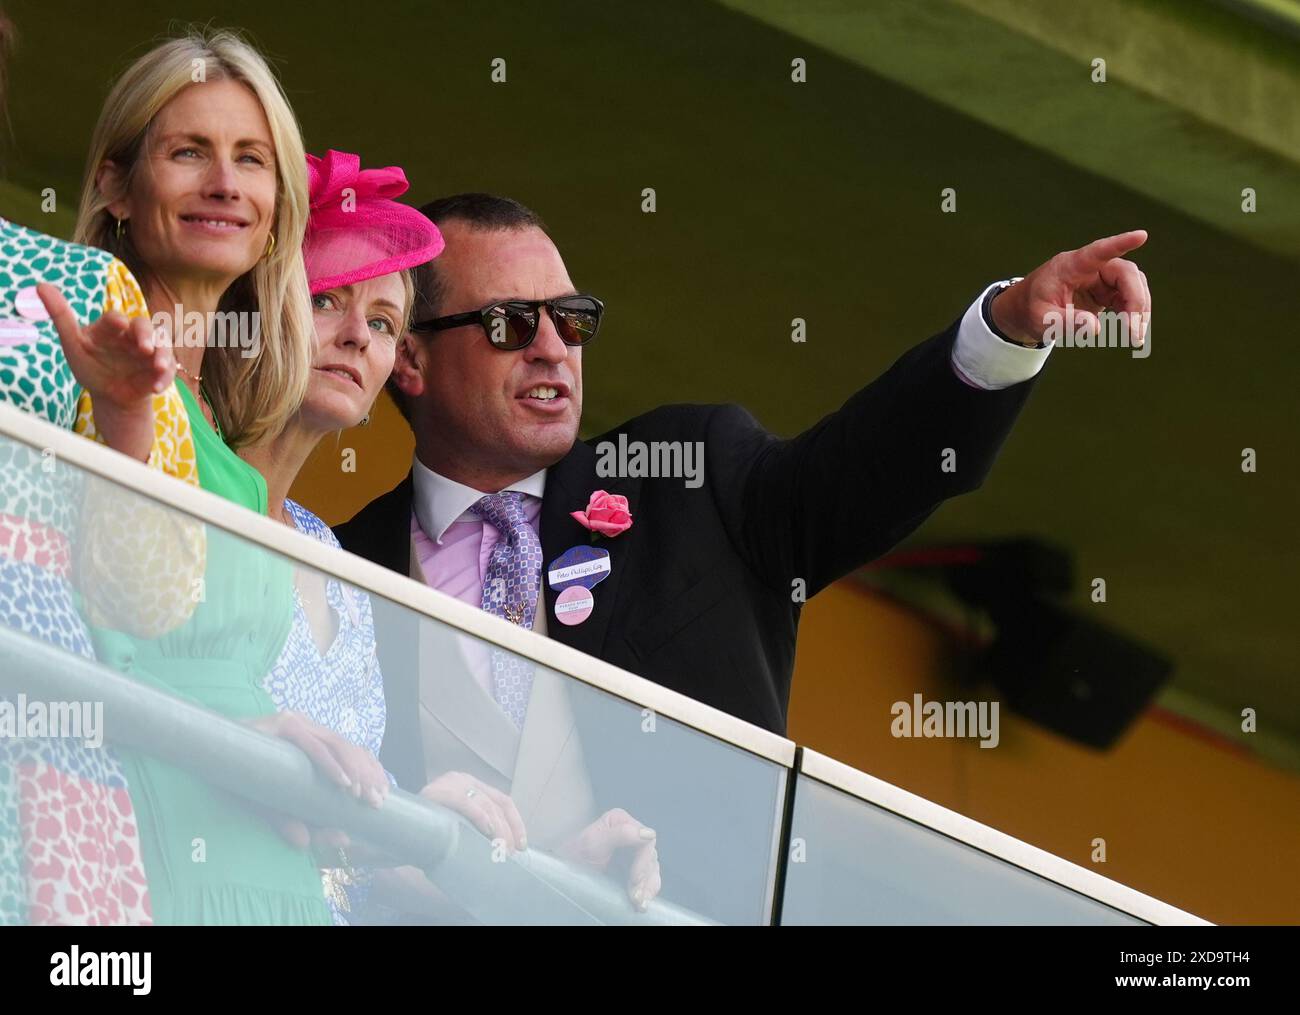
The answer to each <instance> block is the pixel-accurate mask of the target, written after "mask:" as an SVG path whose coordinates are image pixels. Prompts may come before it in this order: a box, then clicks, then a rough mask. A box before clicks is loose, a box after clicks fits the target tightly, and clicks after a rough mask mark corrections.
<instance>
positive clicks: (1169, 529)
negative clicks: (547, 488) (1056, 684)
mask: <svg viewBox="0 0 1300 1015" xmlns="http://www.w3.org/2000/svg"><path fill="white" fill-rule="evenodd" d="M4 7H5V10H6V12H7V13H8V14H9V16H10V17H11V18H12V20H13V21H14V22H15V24H16V26H17V29H18V36H19V39H18V48H17V50H16V53H15V55H14V57H13V60H12V63H11V87H10V96H9V101H8V106H9V117H10V121H11V136H10V138H9V139H8V144H7V145H6V147H5V152H4V156H3V158H4V177H5V180H6V182H5V183H4V184H3V186H2V187H0V213H3V214H6V215H9V216H11V217H13V218H15V219H17V220H18V221H22V222H24V223H26V224H29V225H33V226H36V227H38V228H44V229H46V230H47V231H50V232H55V233H62V234H64V235H66V234H67V232H68V231H69V229H70V224H71V215H72V212H73V210H74V208H75V204H76V195H77V191H78V187H79V184H80V179H81V174H82V172H83V169H84V167H83V160H84V158H85V154H86V150H87V146H88V141H89V134H90V130H91V126H92V124H93V122H94V119H95V117H96V115H97V113H98V110H99V107H100V104H101V103H102V101H103V97H104V95H105V93H106V91H107V87H108V84H109V82H110V81H111V80H112V78H113V76H114V74H115V73H116V72H118V71H120V70H121V69H122V68H123V67H124V66H125V65H126V64H127V63H128V62H129V61H130V60H131V59H132V58H133V57H134V56H136V55H138V54H139V53H141V52H143V51H144V50H146V49H147V48H148V47H149V46H150V44H151V43H152V42H153V41H154V40H156V39H157V38H158V37H160V36H161V35H163V34H164V33H166V32H167V31H168V30H169V28H172V27H176V26H178V25H180V24H182V23H184V22H186V21H190V20H199V21H204V22H206V21H208V20H209V19H211V20H212V21H213V23H215V24H218V25H221V26H238V27H242V28H244V29H247V30H248V31H249V32H250V33H251V35H252V37H253V39H254V41H255V42H257V43H258V44H259V45H260V46H261V47H262V48H263V49H264V51H265V52H266V53H267V54H268V55H269V56H270V57H271V58H272V59H273V61H274V62H275V64H276V66H277V68H278V70H279V72H280V74H281V76H282V79H283V81H284V83H285V86H286V90H287V91H288V94H289V96H290V99H291V101H292V102H293V104H294V106H295V108H296V110H297V112H298V114H299V116H300V118H301V121H302V125H303V129H304V134H305V137H306V139H307V144H308V149H309V150H312V151H316V152H321V151H323V150H324V149H326V148H329V147H333V148H340V149H344V150H348V151H355V152H359V153H361V155H362V157H363V160H364V162H365V163H366V164H370V165H388V164H399V165H401V166H403V167H405V169H406V171H407V174H408V176H409V177H410V179H411V181H412V190H411V193H410V194H409V195H408V197H409V199H410V200H411V201H412V203H417V204H418V203H422V202H423V201H425V200H428V199H431V198H433V197H435V196H438V195H440V194H447V193H453V192H457V191H463V190H489V191H496V192H499V193H504V194H508V195H510V196H513V197H515V198H518V199H520V200H522V201H524V202H525V203H527V204H529V205H531V206H532V207H534V208H535V209H537V210H538V211H539V212H540V213H541V214H542V215H543V217H544V218H545V219H546V220H547V222H548V223H549V225H550V226H551V228H552V231H553V233H554V235H555V236H556V238H557V241H558V242H559V244H560V247H561V250H562V251H563V252H564V254H565V257H566V259H567V261H568V264H569V267H570V272H571V274H572V276H573V277H574V279H575V281H576V282H577V284H578V285H579V286H582V287H585V288H587V289H589V290H590V291H592V292H595V293H597V294H598V295H600V296H601V297H602V298H604V299H605V300H606V302H607V304H608V306H609V316H608V324H607V327H606V329H605V330H604V331H603V332H602V337H601V339H600V341H599V343H597V345H595V346H593V347H592V348H591V349H590V350H589V352H588V354H587V357H586V383H585V387H586V395H587V403H586V421H585V425H584V432H587V433H593V432H598V431H601V430H604V429H606V428H608V427H609V426H612V425H613V424H616V423H617V422H619V421H621V420H623V419H625V418H627V417H629V416H632V415H634V414H636V413H638V412H641V411H643V410H646V409H648V408H650V407H652V406H655V405H657V404H661V403H663V402H675V401H723V400H734V401H737V402H741V403H743V404H745V405H747V406H748V407H749V408H750V409H751V410H752V411H753V412H754V413H755V414H756V415H757V416H758V417H759V418H760V419H761V420H763V421H764V422H765V423H766V424H767V425H768V426H769V427H770V428H771V429H773V430H775V431H778V432H782V433H794V432H797V431H798V430H800V429H802V428H803V427H805V426H807V425H808V424H810V423H812V422H813V421H815V420H816V419H817V418H818V417H819V416H820V415H822V414H823V413H825V412H826V411H828V410H830V409H832V408H835V407H836V406H838V405H839V404H840V403H841V402H842V401H843V400H844V399H845V398H846V397H847V396H848V395H850V394H851V393H852V392H853V391H854V390H856V389H857V388H858V387H860V386H861V385H863V384H864V383H865V382H867V381H868V380H870V379H871V378H873V377H874V376H875V375H877V374H878V373H879V372H880V371H881V370H883V369H884V368H885V367H886V366H888V364H889V363H890V362H892V361H893V360H894V359H895V358H897V357H898V356H899V355H900V354H901V353H902V352H904V351H905V350H906V349H907V348H908V347H909V346H911V345H913V344H914V343H916V342H918V341H920V340H921V339H923V338H925V337H927V336H929V335H930V334H932V333H934V332H936V331H938V330H940V329H942V328H944V327H945V326H946V325H947V324H948V323H949V322H950V321H951V320H953V319H954V318H955V317H956V316H958V315H959V314H960V313H961V312H962V311H963V310H964V309H965V307H966V305H967V304H968V303H969V302H970V300H971V299H973V298H974V296H975V295H976V294H977V293H978V292H979V291H980V290H981V289H982V288H983V287H984V285H986V284H987V283H988V282H990V281H992V280H994V279H999V278H1005V277H1009V276H1011V275H1016V274H1023V273H1025V272H1027V271H1029V270H1030V269H1032V268H1033V267H1034V266H1036V265H1037V264H1039V263H1040V262H1042V261H1043V260H1045V259H1046V258H1047V257H1049V256H1051V255H1052V254H1053V253H1056V252H1057V251H1059V250H1063V249H1069V248H1072V247H1076V246H1079V245H1082V244H1083V243H1085V242H1087V241H1089V240H1091V239H1093V238H1096V237H1098V236H1102V235H1106V234H1109V233H1113V232H1119V231H1121V230H1125V229H1129V228H1134V227H1139V226H1140V227H1143V228H1146V229H1148V230H1149V231H1150V234H1151V239H1150V242H1149V243H1148V245H1147V247H1146V248H1145V249H1143V250H1142V251H1140V252H1139V253H1138V254H1137V255H1135V259H1136V260H1138V262H1139V263H1140V265H1141V266H1142V268H1143V270H1144V271H1145V272H1146V273H1147V276H1148V278H1149V280H1150V285H1151V289H1152V293H1153V296H1154V300H1155V308H1156V309H1155V315H1154V323H1153V328H1152V341H1153V345H1152V354H1151V356H1150V357H1149V358H1148V359H1145V360H1135V359H1133V358H1131V357H1130V356H1129V354H1128V352H1127V351H1125V350H1092V351H1087V352H1086V353H1085V352H1084V351H1081V350H1069V349H1061V350H1057V351H1056V352H1055V353H1054V354H1053V356H1052V360H1051V361H1050V363H1049V366H1048V369H1047V371H1046V374H1045V376H1044V377H1043V379H1042V382H1041V384H1040V385H1039V389H1038V390H1037V392H1036V393H1035V395H1034V397H1033V399H1032V400H1031V402H1030V404H1029V406H1028V408H1027V410H1026V412H1025V414H1024V416H1023V418H1022V420H1021V422H1020V424H1019V426H1018V427H1017V429H1016V431H1015V433H1014V434H1013V435H1012V438H1011V440H1010V441H1009V443H1008V445H1007V447H1006V449H1005V451H1004V454H1003V456H1002V458H1001V460H1000V462H999V463H998V465H997V467H996V469H995V470H994V472H993V475H992V476H991V478H990V480H989V482H988V483H987V484H986V486H985V488H984V489H983V490H982V491H981V492H980V493H978V494H977V495H975V496H972V497H967V498H964V499H962V500H961V501H959V502H955V503H952V504H950V505H948V506H946V507H944V508H943V509H942V510H941V511H940V512H939V513H938V514H937V516H936V517H935V518H933V519H932V520H931V521H930V522H929V523H928V524H927V525H926V526H925V527H924V528H923V530H922V531H921V533H920V534H919V535H918V536H917V537H916V538H917V540H919V541H935V540H946V539H955V538H962V537H966V536H972V537H979V538H987V537H995V536H1001V535H1008V536H1010V535H1036V536H1039V537H1042V538H1044V539H1047V540H1052V541H1056V542H1060V543H1063V544H1065V545H1067V546H1069V547H1070V548H1071V549H1072V550H1073V551H1074V552H1075V554H1076V560H1077V565H1078V572H1079V579H1080V580H1079V582H1078V586H1079V592H1078V595H1077V603H1076V605H1078V607H1079V608H1080V609H1085V610H1091V611H1095V612H1094V613H1093V615H1094V616H1097V617H1098V619H1101V620H1104V621H1105V622H1107V623H1110V624H1113V625H1115V626H1117V627H1119V628H1122V629H1124V630H1126V631H1128V632H1130V633H1132V634H1133V635H1135V636H1137V637H1139V638H1140V639H1142V640H1144V641H1147V642H1149V643H1151V644H1152V645H1154V646H1156V647H1157V648H1158V649H1159V650H1161V651H1162V652H1164V653H1166V654H1168V655H1170V656H1172V657H1173V658H1174V659H1175V661H1176V667H1177V668H1176V672H1175V676H1174V679H1173V683H1172V686H1171V687H1170V688H1169V689H1168V690H1167V691H1166V692H1165V694H1164V696H1163V699H1162V700H1163V703H1164V704H1166V705H1168V706H1170V707H1173V708H1175V709H1177V710H1179V711H1181V712H1183V713H1184V714H1187V715H1190V716H1193V717H1195V718H1197V719H1199V720H1200V721H1202V722H1204V723H1207V724H1209V725H1210V726H1212V727H1213V728H1215V729H1216V730H1218V731H1219V732H1221V733H1223V734H1224V735H1225V736H1229V737H1232V738H1234V739H1235V740H1237V741H1239V742H1243V743H1246V744H1247V745H1248V746H1250V747H1251V748H1253V749H1255V750H1259V751H1261V752H1262V753H1264V754H1266V755H1267V756H1269V757H1271V758H1273V759H1274V760H1275V761H1278V762H1280V763H1283V764H1288V765H1293V766H1295V765H1297V758H1300V681H1297V668H1298V667H1297V659H1298V658H1300V651H1298V642H1300V639H1298V636H1297V633H1296V632H1297V626H1300V625H1298V624H1297V620H1296V618H1295V616H1294V613H1295V610H1296V605H1297V600H1298V599H1300V597H1297V595H1296V582H1297V576H1298V575H1300V538H1297V535H1296V528H1295V520H1294V516H1295V513H1296V510H1297V507H1300V480H1298V478H1297V471H1296V469H1297V461H1296V451H1297V444H1298V442H1297V436H1296V420H1297V412H1296V409H1295V405H1294V402H1295V396H1294V390H1295V386H1296V382H1297V379H1298V378H1300V369H1298V367H1300V352H1298V351H1297V348H1296V339H1295V322H1296V319H1297V309H1298V307H1297V303H1298V301H1297V261H1298V259H1300V185H1298V184H1297V180H1298V179H1300V177H1298V176H1297V173H1296V169H1297V161H1298V160H1300V141H1298V140H1297V136H1296V132H1297V121H1296V117H1295V110H1296V109H1297V108H1298V107H1300V104H1298V103H1297V102H1296V99H1297V97H1298V96H1300V89H1298V88H1297V82H1298V81H1300V74H1298V71H1297V68H1298V67H1300V42H1298V41H1297V37H1296V35H1295V34H1293V29H1294V24H1295V21H1294V19H1293V18H1292V17H1291V16H1290V13H1289V12H1290V11H1293V10H1294V5H1292V4H1290V3H1289V2H1287V0H1275V2H1270V3H1268V4H1264V5H1249V4H1235V5H1234V4H1216V3H1210V2H1203V0H1187V2H1183V3H1177V4H1175V3H1168V2H1157V0H1151V2H1145V0H1097V2H1096V3H1094V4H1090V5H1086V6H1081V5H1077V4H1067V3H1060V4H1054V3H1028V2H1017V0H989V2H988V3H986V4H980V5H978V7H979V11H982V12H983V13H980V12H978V11H977V10H976V7H977V5H976V4H975V3H973V2H972V3H969V4H968V3H966V2H958V0H915V2H903V0H880V2H876V3H853V4H851V3H845V2H824V0H822V2H805V3H798V4H795V3H775V2H759V0H752V2H745V0H728V2H726V3H711V2H701V0H696V2H667V3H655V4H653V5H640V4H631V3H608V2H604V3H601V2H594V0H592V2H565V3H546V4H539V3H522V2H519V3H503V2H495V0H488V2H478V3H474V4H463V3H450V2H435V3H429V2H424V3H387V4H381V3H371V4H366V5H358V4H354V3H342V2H338V0H319V2H317V3H314V4H311V5H302V6H301V7H298V6H295V5H288V4H277V5H268V4H265V3H253V2H229V3H223V4H220V5H219V6H218V7H217V11H218V13H215V14H214V6H213V5H212V4H210V3H209V4H198V3H193V2H190V0H167V2H165V3H160V2H149V0H139V2H133V3H132V4H130V5H124V6H118V7H113V8H105V7H103V6H102V5H98V4H94V5H92V4H74V3H66V2H60V0H40V2H22V0H20V2H12V3H6V4H5V5H4ZM1097 57H1101V58H1103V59H1106V60H1107V80H1106V82H1105V83H1097V82H1094V81H1093V80H1092V79H1091V66H1090V65H1091V61H1092V60H1093V59H1094V58H1097ZM495 58H503V59H504V60H505V61H506V67H507V81H506V83H504V84H494V83H493V82H492V81H491V78H490V70H491V66H490V65H491V61H492V60H493V59H495ZM795 58H802V59H804V60H806V62H807V81H806V83H802V84H796V83H794V82H792V81H791V61H792V60H794V59H795ZM47 187H52V188H54V189H55V192H56V194H57V197H58V211H57V213H55V214H54V215H43V214H41V213H40V211H39V206H38V197H37V195H38V194H39V192H40V191H41V190H42V189H43V188H47ZM647 187H652V188H654V189H655V191H656V196H657V211H656V212H655V213H654V214H644V213H643V212H642V211H641V200H642V197H641V194H642V190H643V188H647ZM946 187H952V188H955V190H956V192H957V212H956V213H955V214H943V213H941V211H940V191H941V190H942V189H943V188H946ZM1245 187H1252V188H1255V189H1256V191H1257V200H1258V211H1257V212H1256V213H1254V214H1244V213H1243V212H1242V211H1241V201H1242V197H1241V193H1242V190H1243V188H1245ZM795 317H802V318H804V319H805V320H806V321H807V325H808V339H807V342H806V343H803V344H796V343H793V342H791V340H790V325H791V319H792V318H795ZM1247 447H1250V448H1254V449H1255V450H1256V452H1257V454H1258V463H1259V466H1258V467H1259V471H1258V472H1257V473H1256V474H1253V475H1248V474H1243V473H1242V471H1241V466H1240V462H1241V454H1242V449H1243V448H1247ZM374 492H376V493H377V492H379V491H378V490H376V491H374ZM1093 577H1103V578H1105V579H1106V580H1107V584H1108V602H1107V603H1106V604H1104V605H1100V604H1091V603H1089V602H1088V601H1087V599H1086V596H1085V595H1084V592H1085V590H1086V588H1087V582H1088V581H1089V580H1091V579H1092V578H1093ZM1247 706H1249V707H1253V708H1255V709H1257V710H1258V714H1259V729H1260V733H1259V734H1257V735H1256V736H1253V737H1243V735H1242V734H1241V733H1240V729H1239V724H1240V719H1239V713H1240V710H1241V709H1242V708H1244V707H1247Z"/></svg>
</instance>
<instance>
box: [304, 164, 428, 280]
mask: <svg viewBox="0 0 1300 1015" xmlns="http://www.w3.org/2000/svg"><path fill="white" fill-rule="evenodd" d="M307 177H308V189H309V192H310V203H311V215H310V217H309V218H308V220H307V235H306V236H305V237H304V239H303V244H302V256H303V261H304V262H305V263H306V267H307V281H308V283H309V284H310V286H311V294H312V295H313V296H315V295H316V294H317V293H322V292H324V291H325V290H326V289H334V288H336V287H338V286H343V285H352V284H353V283H356V282H362V281H365V280H366V279H368V278H378V277H379V276H380V275H387V274H389V273H390V272H394V271H401V270H403V269H404V268H413V267H415V266H416V265H417V264H424V262H426V261H432V260H433V259H434V258H435V257H437V256H438V255H439V254H440V253H442V248H443V246H444V243H443V239H442V233H441V232H439V231H438V227H437V226H436V225H434V224H433V223H432V222H430V221H429V220H428V219H427V218H425V217H424V216H423V215H421V214H420V213H419V212H418V211H416V210H415V209H414V208H412V207H411V206H410V205H405V204H401V203H399V202H398V201H395V200H394V198H396V197H397V196H398V195H400V194H405V193H406V191H407V189H408V186H409V185H408V184H407V182H406V174H405V173H404V172H402V170H401V169H400V168H399V167H398V166H389V167H387V168H386V169H362V168H361V159H360V158H359V157H358V156H356V155H351V154H349V153H348V152H336V151H334V150H333V149H331V150H330V151H328V152H326V153H325V157H324V158H323V159H319V158H317V157H316V156H315V155H308V156H307Z"/></svg>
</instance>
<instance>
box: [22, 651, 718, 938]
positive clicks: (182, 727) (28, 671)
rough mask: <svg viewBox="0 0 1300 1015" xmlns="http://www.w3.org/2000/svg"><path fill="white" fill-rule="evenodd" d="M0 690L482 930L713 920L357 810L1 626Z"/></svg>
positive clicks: (453, 823) (283, 762)
mask: <svg viewBox="0 0 1300 1015" xmlns="http://www.w3.org/2000/svg"><path fill="white" fill-rule="evenodd" d="M0 659H3V660H4V661H5V665H4V666H3V668H0V690H6V689H7V690H9V691H10V692H12V693H17V692H23V693H26V694H29V695H30V694H31V693H33V692H37V693H39V694H41V695H42V696H44V697H45V698H46V699H47V700H50V701H89V702H102V703H103V706H104V713H105V715H111V716H112V722H111V729H112V736H111V738H109V739H111V740H112V742H113V743H114V744H117V745H120V746H123V747H129V748H134V749H136V750H139V751H142V752H144V753H147V754H149V755H151V756H153V757H156V758H159V759H161V760H163V761H166V762H169V763H171V764H173V765H176V766H178V767H180V768H184V769H186V770H187V771H190V772H193V773H194V774H196V775H198V776H199V777H201V778H202V779H204V780H205V781H206V782H208V783H210V784H212V785H213V786H217V787H219V788H220V789H223V790H226V791H228V792H230V793H233V794H236V795H237V796H240V797H242V798H243V799H245V800H247V801H249V802H250V803H253V804H256V805H260V806H261V807H264V808H268V809H270V810H273V811H277V812H281V813H284V814H287V815H290V816H292V817H295V818H299V819H301V820H303V821H306V822H308V823H309V824H310V825H313V826H317V827H324V828H338V829H341V830H343V831H344V832H346V833H347V834H348V835H349V836H350V837H351V838H353V839H356V840H359V841H363V842H365V843H367V844H369V845H371V846H374V847H375V848H377V849H379V850H380V851H382V852H383V853H384V854H385V855H387V856H388V857H389V858H391V859H392V860H393V861H394V862H395V864H397V865H410V866H414V867H419V868H420V869H421V870H423V871H424V872H425V874H426V875H427V876H428V877H429V879H430V881H431V882H433V884H434V885H435V886H436V887H437V888H438V889H440V890H441V891H442V892H443V894H445V895H446V896H447V897H448V898H450V899H451V900H452V901H453V902H455V903H456V904H457V905H459V906H460V907H461V908H462V909H464V910H466V911H467V912H468V913H470V915H472V916H474V917H475V918H476V919H479V920H482V921H483V922H485V923H544V924H607V923H633V922H635V923H638V924H658V925H678V926H680V925H698V924H706V923H709V922H710V921H708V920H706V919H705V918H704V917H701V916H699V915H698V914H695V913H692V912H690V911H688V910H686V909H683V908H682V907H680V906H676V905H673V904H672V903H669V902H664V901H662V900H659V899H656V900H653V901H651V902H650V904H649V905H648V906H647V908H646V911H645V912H637V911H636V910H635V909H634V908H633V907H632V903H631V902H630V900H629V899H628V898H627V894H626V892H625V891H624V890H623V889H622V888H621V887H620V886H618V885H616V884H615V883H614V882H613V881H611V880H609V879H607V878H603V877H600V876H598V875H595V874H592V873H589V872H587V871H583V870H579V869H576V868H574V867H572V866H570V865H568V864H566V863H564V862H563V861H562V860H559V859H557V858H556V857H554V856H551V855H549V854H547V853H543V852H540V851H538V850H536V849H528V850H523V851H521V852H518V853H514V854H506V855H504V856H496V857H494V855H493V853H494V851H493V847H492V844H491V842H489V840H487V839H486V838H485V837H484V836H483V835H482V834H481V833H480V832H479V831H478V829H476V828H474V827H473V826H472V825H471V824H469V823H468V822H467V821H466V820H465V819H464V818H462V817H461V816H460V815H459V814H457V813H455V812H454V811H452V810H449V809H448V808H445V807H441V806H439V805H437V804H435V803H432V802H430V801H428V800H424V799H422V798H420V797H417V796H413V795H412V794H410V793H406V792H404V791H402V790H399V789H393V790H391V791H390V792H389V794H388V797H387V798H386V799H385V801H384V803H383V806H382V807H379V808H375V807H371V806H369V805H367V804H364V803H361V802H360V801H357V800H356V799H354V798H353V797H351V796H349V795H348V794H346V793H343V792H341V791H340V790H339V787H337V786H335V785H333V784H332V783H330V782H329V781H328V780H326V779H325V778H324V777H323V776H322V775H321V774H320V773H319V772H317V771H316V769H315V767H314V766H313V765H312V763H311V762H310V761H309V760H308V758H307V755H306V754H304V753H303V752H302V751H300V750H298V749H297V748H296V747H293V746H292V745H291V744H289V743H287V742H286V741H283V740H279V739H277V738H275V737H272V736H268V735H266V734H264V733H260V732H258V731H257V730H255V729H253V728H251V727H249V726H245V725H243V724H241V723H238V722H235V721H233V720H231V719H227V718H226V717H224V716H221V715H218V714H216V713H215V712H210V711H208V710H207V709H204V708H201V707H199V706H198V705H196V704H194V703H192V702H189V701H185V700H183V699H180V698H176V697H173V696H172V695H169V694H167V693H165V692H163V691H160V690H157V689H155V688H152V687H148V686H146V685H144V684H141V683H139V682H137V681H135V680H132V679H130V678H129V677H126V676H123V675H122V674H120V673H117V672H115V671H113V670H111V669H109V668H108V667H107V666H105V665H103V664H102V663H99V662H95V661H94V660H91V659H87V658H85V657H82V656H78V655H73V654H71V653H69V652H66V651H64V650H62V649H60V648H56V647H55V646H53V645H50V644H48V643H46V642H44V641H40V640H38V639H36V638H33V637H31V636H29V635H25V634H21V633H19V632H17V631H13V630H10V629H8V628H4V627H0Z"/></svg>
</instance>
